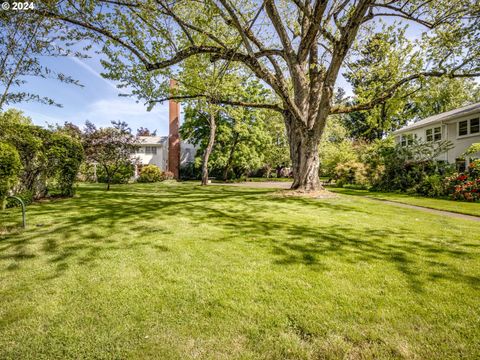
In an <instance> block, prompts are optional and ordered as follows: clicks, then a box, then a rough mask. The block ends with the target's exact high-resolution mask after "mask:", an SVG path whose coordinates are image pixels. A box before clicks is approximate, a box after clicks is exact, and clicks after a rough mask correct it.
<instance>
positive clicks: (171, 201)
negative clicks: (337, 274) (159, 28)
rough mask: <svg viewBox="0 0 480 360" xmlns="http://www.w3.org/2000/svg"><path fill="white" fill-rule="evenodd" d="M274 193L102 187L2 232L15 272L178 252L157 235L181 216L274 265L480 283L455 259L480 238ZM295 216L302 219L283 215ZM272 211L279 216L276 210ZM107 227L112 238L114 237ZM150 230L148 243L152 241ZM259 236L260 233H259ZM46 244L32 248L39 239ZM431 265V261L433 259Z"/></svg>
mask: <svg viewBox="0 0 480 360" xmlns="http://www.w3.org/2000/svg"><path fill="white" fill-rule="evenodd" d="M271 193H272V190H265V189H261V190H259V189H244V188H229V187H209V188H201V187H192V186H181V185H179V186H169V187H153V186H135V187H129V186H123V187H118V188H116V189H114V190H112V191H110V192H105V191H104V190H103V189H102V190H100V189H99V188H98V187H89V188H87V189H83V190H82V192H81V196H80V197H78V198H75V199H70V200H66V201H62V202H58V201H57V202H51V203H48V202H47V203H42V204H38V205H34V206H32V207H31V208H30V209H29V217H30V221H31V222H35V221H42V222H43V221H45V223H44V226H43V227H39V228H35V227H33V226H31V227H30V229H28V230H27V231H25V232H23V233H20V234H10V235H2V236H1V237H0V261H7V262H8V261H10V263H9V264H8V265H7V269H8V270H11V271H15V270H18V269H19V268H21V266H22V264H24V263H27V262H28V261H30V260H33V259H35V258H37V257H42V258H45V259H46V261H48V262H49V263H51V264H54V265H55V266H56V272H55V274H53V275H52V276H51V278H55V277H58V276H61V275H62V273H63V272H65V271H66V270H67V269H68V268H69V264H72V262H74V263H76V264H79V265H82V266H83V265H88V266H93V265H94V263H95V261H97V260H99V259H101V258H102V257H105V256H109V255H110V254H111V253H112V252H115V251H123V250H135V249H139V248H141V247H147V248H152V249H155V250H156V251H158V252H159V254H164V255H165V256H168V253H169V250H170V249H169V248H168V247H167V246H166V245H164V244H159V243H158V242H156V241H155V240H154V239H153V240H152V237H153V238H155V236H160V235H169V236H175V235H176V233H177V232H178V231H180V232H181V230H182V229H175V230H174V231H172V229H171V228H170V229H169V228H168V224H169V222H171V221H175V220H176V219H186V220H188V221H189V222H190V225H193V226H197V225H198V226H199V225H210V226H214V227H216V228H218V229H220V230H222V234H223V235H221V236H220V235H216V236H214V237H211V238H208V237H199V239H201V240H202V241H214V242H225V241H236V242H239V241H240V242H244V243H245V244H250V245H254V246H256V247H258V249H259V250H260V249H263V251H266V252H267V254H270V256H271V261H272V266H283V267H287V266H292V265H298V264H301V265H305V266H306V267H307V268H308V269H311V270H312V271H325V270H332V269H329V268H328V266H327V265H326V263H327V261H326V260H327V259H328V260H331V259H335V261H339V262H341V263H346V264H357V263H360V262H369V263H372V262H387V263H389V264H391V265H393V267H394V268H395V269H396V270H397V271H398V272H399V273H401V274H402V275H403V276H404V277H405V278H406V279H407V281H408V283H409V285H410V287H411V288H412V289H413V290H414V291H416V292H421V291H422V288H423V287H424V282H425V281H455V282H462V283H464V284H466V285H468V286H471V287H475V288H478V287H479V286H480V280H479V278H478V277H475V276H471V275H467V274H465V273H464V272H461V271H459V270H458V269H457V268H456V266H455V265H454V264H453V263H454V262H455V261H452V260H455V259H458V260H471V259H472V258H473V254H474V253H475V252H476V249H477V248H478V245H477V244H472V243H468V242H464V241H462V240H460V239H448V242H447V243H445V242H444V243H440V242H438V241H437V242H435V241H432V240H431V239H430V238H429V234H428V232H425V233H419V232H418V231H417V232H414V231H412V230H410V229H408V228H407V227H406V226H403V227H401V228H396V229H395V228H390V227H388V226H387V225H384V224H383V223H382V216H383V214H380V213H375V212H374V211H372V209H371V208H370V209H369V208H367V207H364V206H362V205H361V204H355V203H352V204H351V205H350V203H348V202H343V203H342V202H341V201H329V200H323V201H316V200H311V199H302V198H300V199H299V198H288V199H284V198H275V197H272V196H269V194H271ZM296 212H299V213H301V214H303V213H305V214H317V213H318V214H320V212H322V213H328V214H337V213H348V214H351V215H350V216H355V214H356V213H357V214H358V213H362V214H364V215H368V216H372V217H377V218H378V221H377V222H375V223H376V224H378V225H376V226H374V227H372V226H371V225H370V226H369V225H368V224H367V225H364V226H363V225H358V226H347V225H346V224H344V223H343V224H342V223H339V224H330V223H319V224H317V225H312V224H311V223H308V222H307V221H303V219H302V217H299V216H296V214H295V213H296ZM277 213H281V214H284V215H285V214H286V215H288V214H289V213H292V221H285V219H280V218H278V217H276V216H274V215H275V214H277ZM268 214H271V216H269V215H268ZM116 231H120V232H124V231H128V232H130V233H132V234H133V235H132V236H134V240H131V241H126V240H125V238H123V240H118V239H117V238H116V237H115V232H116ZM105 232H107V235H105ZM144 237H147V238H148V240H143V238H144ZM253 239H255V240H253ZM38 243H40V244H41V246H39V247H37V248H35V249H36V250H35V251H32V250H31V246H30V245H32V244H38ZM426 264H427V265H428V266H425V265H426Z"/></svg>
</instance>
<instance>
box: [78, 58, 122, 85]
mask: <svg viewBox="0 0 480 360" xmlns="http://www.w3.org/2000/svg"><path fill="white" fill-rule="evenodd" d="M69 59H70V60H72V61H73V62H74V63H75V64H77V65H80V66H81V67H82V68H84V69H85V70H87V71H88V72H89V73H90V74H92V75H93V76H95V77H96V78H98V79H100V80H102V81H103V82H104V83H106V84H107V85H108V86H110V87H111V88H112V89H114V90H115V91H116V92H118V89H117V87H116V86H115V84H114V83H112V82H111V81H110V80H107V79H105V78H104V77H103V76H102V75H100V73H98V72H97V71H95V69H93V68H92V67H91V66H90V65H88V64H87V63H85V62H83V61H82V60H80V59H78V58H76V57H69Z"/></svg>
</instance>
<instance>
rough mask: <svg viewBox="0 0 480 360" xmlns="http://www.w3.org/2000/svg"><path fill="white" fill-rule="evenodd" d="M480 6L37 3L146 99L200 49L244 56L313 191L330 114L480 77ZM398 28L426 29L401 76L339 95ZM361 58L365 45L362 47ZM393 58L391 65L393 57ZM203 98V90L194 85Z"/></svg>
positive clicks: (303, 184) (370, 0) (469, 0)
mask: <svg viewBox="0 0 480 360" xmlns="http://www.w3.org/2000/svg"><path fill="white" fill-rule="evenodd" d="M479 8H480V5H479V4H478V3H477V2H476V1H473V0H457V1H454V2H453V3H452V1H451V0H438V1H425V0H408V1H407V0H355V1H353V0H352V1H343V0H330V1H326V0H315V1H302V0H298V1H297V0H292V1H274V0H264V1H262V2H259V1H254V0H252V1H245V0H230V1H228V0H219V1H195V2H193V1H175V2H168V1H164V0H156V1H152V0H145V1H140V0H122V1H112V0H96V1H94V0H92V1H85V2H81V3H77V2H71V1H67V2H64V1H52V2H45V3H42V4H41V5H40V6H39V7H38V9H37V10H36V12H37V13H38V14H42V15H43V16H45V17H48V18H51V19H56V20H60V21H59V22H58V25H59V26H62V25H67V26H68V27H69V30H68V36H69V37H70V38H72V39H78V38H80V37H84V36H89V37H91V38H92V39H94V40H95V41H98V42H99V44H101V46H102V51H103V53H104V54H105V55H106V57H107V59H106V60H104V61H103V64H104V67H105V69H106V75H107V76H108V77H110V78H112V79H115V80H117V81H119V82H120V83H121V84H122V85H123V86H130V87H131V88H133V91H132V94H133V95H135V96H138V97H140V98H143V99H147V101H152V100H155V99H157V98H164V97H166V96H167V97H168V94H169V93H168V87H167V86H166V83H165V82H164V81H163V80H162V76H163V77H165V76H172V75H174V74H175V73H176V71H177V70H178V67H177V65H178V64H181V63H182V62H184V61H187V60H189V59H194V58H196V57H198V56H200V55H205V56H208V58H209V59H210V61H212V62H221V63H222V62H223V63H226V64H229V63H237V64H239V66H241V67H242V68H243V69H246V70H248V71H249V72H251V73H252V74H254V75H255V76H256V77H257V78H259V79H261V81H263V82H264V83H265V84H267V85H268V86H269V87H270V88H271V89H272V90H273V92H274V93H275V97H270V98H268V99H266V101H262V102H258V103H253V104H246V103H239V102H238V101H233V102H232V101H231V99H224V98H221V97H217V99H216V101H217V102H223V103H230V104H232V103H236V104H237V105H244V106H247V105H248V106H251V107H253V106H255V107H263V108H269V109H274V110H278V111H280V112H281V113H282V114H283V116H284V122H285V125H286V129H287V134H288V139H289V144H290V157H291V161H292V166H293V174H294V184H293V187H294V188H299V189H303V190H315V189H318V188H319V186H320V183H319V179H318V161H319V159H318V146H319V142H320V139H321V137H322V134H323V132H324V129H325V124H326V121H327V118H328V116H329V115H331V114H341V113H348V112H352V111H358V110H367V109H371V108H373V107H374V106H376V105H378V104H380V103H382V102H384V101H385V100H386V99H388V98H390V97H392V96H394V94H395V93H396V91H398V90H399V89H402V88H403V87H404V86H409V85H410V84H415V83H420V82H421V81H422V80H423V79H424V78H426V77H437V78H440V77H445V76H446V77H451V78H454V77H472V76H478V75H479V74H480V57H479V50H480V44H479V42H478V41H477V39H478V38H479V36H480V21H479ZM382 19H384V20H385V22H386V21H387V20H388V21H390V20H395V19H398V20H399V21H397V22H394V23H393V25H391V26H390V27H389V28H388V31H389V32H391V33H396V34H398V36H399V37H400V36H401V33H402V31H403V28H404V25H403V24H404V23H411V24H415V25H416V26H417V27H418V29H419V36H418V37H417V39H416V40H415V41H414V43H413V45H412V46H411V45H408V46H407V45H405V48H404V53H402V56H401V57H400V58H390V57H388V56H387V58H386V59H387V60H388V61H390V60H392V61H393V60H395V61H398V62H399V63H398V64H396V69H401V71H398V72H397V73H396V74H395V76H394V74H388V68H389V66H383V68H384V69H385V70H386V71H387V75H388V76H387V78H388V81H385V82H383V83H382V86H379V87H375V89H374V90H375V91H372V92H370V93H368V94H365V96H364V98H363V99H361V101H358V102H356V103H354V104H334V101H333V97H334V90H335V85H336V82H337V78H338V76H339V73H340V71H341V69H342V68H348V67H349V66H350V65H351V64H352V63H354V62H355V61H358V58H359V57H361V56H362V49H364V47H365V46H366V45H368V44H369V43H370V41H369V40H370V39H375V38H376V37H378V36H379V34H382V33H384V32H385V31H386V30H385V27H384V26H382V24H381V23H380V22H379V20H382ZM364 55H365V54H364ZM388 61H387V62H386V64H387V65H389V62H388ZM197 95H201V94H197Z"/></svg>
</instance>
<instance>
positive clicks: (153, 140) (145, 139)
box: [138, 136, 168, 145]
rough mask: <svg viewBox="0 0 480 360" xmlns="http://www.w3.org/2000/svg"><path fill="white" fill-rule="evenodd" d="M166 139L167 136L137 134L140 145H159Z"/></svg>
mask: <svg viewBox="0 0 480 360" xmlns="http://www.w3.org/2000/svg"><path fill="white" fill-rule="evenodd" d="M167 140H168V136H138V141H139V142H140V143H141V144H142V145H161V144H163V143H164V142H166V141H167Z"/></svg>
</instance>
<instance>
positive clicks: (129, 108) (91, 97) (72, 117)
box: [11, 57, 168, 135]
mask: <svg viewBox="0 0 480 360" xmlns="http://www.w3.org/2000/svg"><path fill="white" fill-rule="evenodd" d="M41 62H42V64H43V65H46V66H48V67H50V68H51V69H53V70H55V71H57V72H63V73H64V74H66V75H70V76H72V77H73V78H75V79H77V80H79V81H80V82H81V83H82V84H83V85H84V87H79V86H75V85H68V84H63V83H60V82H58V81H55V80H50V79H39V78H33V77H32V78H28V79H27V81H28V83H27V84H26V85H24V88H25V89H24V90H25V91H29V92H32V93H36V94H39V95H41V96H48V97H51V98H53V99H54V100H55V101H56V102H58V103H60V104H62V105H63V107H62V108H58V107H55V106H48V105H42V104H38V103H34V102H31V103H21V104H14V105H13V106H11V107H14V108H17V109H20V110H22V111H24V113H25V114H26V115H28V116H30V117H31V118H32V120H33V122H34V123H35V124H37V125H41V126H46V125H47V124H56V123H58V124H63V123H64V122H65V121H69V122H72V123H74V124H77V125H80V126H82V125H83V124H85V121H86V120H90V121H91V122H93V123H94V124H96V125H97V126H108V125H110V122H111V121H112V120H122V121H126V122H127V123H128V124H129V125H130V127H131V128H132V130H134V131H135V130H136V129H137V128H139V127H142V126H143V127H147V128H149V129H151V130H155V129H157V130H158V134H159V135H166V134H167V133H168V103H164V104H159V105H157V106H156V107H155V108H154V109H153V110H152V111H150V112H147V110H146V107H145V106H144V105H143V103H136V101H135V99H133V98H126V97H119V96H118V94H119V93H120V90H119V89H117V88H116V86H115V85H116V84H115V83H114V82H112V81H110V80H106V79H104V78H102V77H101V76H100V72H101V71H102V67H101V65H100V62H99V60H98V58H97V59H96V58H92V59H78V58H72V57H64V58H48V57H43V58H42V59H41ZM122 90H123V89H122Z"/></svg>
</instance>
